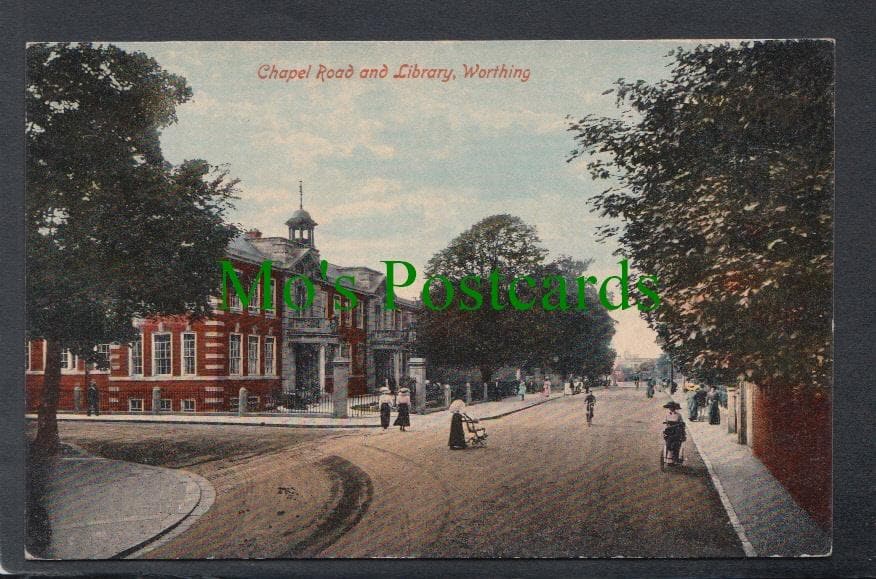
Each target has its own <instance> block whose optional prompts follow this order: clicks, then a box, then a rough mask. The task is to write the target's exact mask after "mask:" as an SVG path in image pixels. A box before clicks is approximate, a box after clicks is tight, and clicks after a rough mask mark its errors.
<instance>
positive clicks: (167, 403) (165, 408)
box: [158, 398, 173, 412]
mask: <svg viewBox="0 0 876 579" xmlns="http://www.w3.org/2000/svg"><path fill="white" fill-rule="evenodd" d="M159 404H160V406H159V407H158V409H159V410H160V411H161V412H170V411H171V410H173V401H172V400H171V399H170V398H162V399H161V401H160V402H159Z"/></svg>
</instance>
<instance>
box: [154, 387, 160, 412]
mask: <svg viewBox="0 0 876 579" xmlns="http://www.w3.org/2000/svg"><path fill="white" fill-rule="evenodd" d="M160 410H161V388H159V387H158V386H154V387H153V388H152V414H158V412H159V411H160Z"/></svg>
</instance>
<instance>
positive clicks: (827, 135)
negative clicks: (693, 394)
mask: <svg viewBox="0 0 876 579" xmlns="http://www.w3.org/2000/svg"><path fill="white" fill-rule="evenodd" d="M672 56H673V58H674V66H673V67H672V69H671V72H670V74H669V78H667V79H665V80H662V81H659V82H657V83H653V84H649V83H646V82H644V81H637V82H627V81H624V80H623V79H621V80H619V81H618V82H617V83H616V87H615V89H614V90H616V91H617V104H618V106H619V107H622V108H623V109H624V110H625V112H624V114H623V115H621V117H620V118H596V117H592V116H585V117H584V118H582V119H580V120H578V121H573V122H572V123H571V124H570V130H571V131H572V132H573V133H574V138H575V140H576V144H577V147H576V148H575V150H574V151H573V152H572V153H571V155H570V159H569V160H570V161H571V160H573V159H576V158H579V157H587V158H588V161H587V162H588V166H589V169H590V171H591V174H592V176H593V177H594V178H595V179H607V180H610V181H611V186H610V187H609V188H608V189H606V190H605V191H604V192H602V193H601V194H599V195H597V196H596V197H595V200H594V204H595V208H596V209H597V210H599V211H601V213H602V214H603V215H607V216H610V217H614V218H621V219H623V220H624V222H625V223H624V225H623V226H622V227H620V228H615V229H607V230H605V231H604V232H603V233H604V234H605V235H607V236H614V237H616V239H617V240H618V241H619V242H620V246H621V251H622V253H623V255H625V256H627V257H630V258H633V259H634V260H635V262H636V264H637V266H638V267H639V268H640V270H641V271H645V272H648V273H649V274H656V275H658V276H659V278H660V284H659V285H660V294H661V298H662V304H661V305H660V307H659V308H657V309H656V310H654V311H653V312H651V313H650V314H648V315H647V319H648V320H649V323H650V324H651V325H652V327H654V328H655V329H656V330H657V332H658V334H659V336H660V338H661V340H662V341H663V342H664V343H665V344H667V347H669V348H670V349H671V350H672V352H673V358H674V359H678V360H680V361H682V362H683V365H685V366H686V368H685V369H686V370H688V371H696V370H697V369H698V368H713V369H720V370H724V371H727V372H731V373H733V374H735V375H740V376H742V375H745V376H747V377H748V378H749V379H752V380H754V381H757V382H759V383H761V384H819V385H826V384H828V383H829V377H830V373H831V332H832V330H831V298H832V279H831V278H832V273H833V259H832V242H831V235H832V224H833V218H832V200H833V190H834V186H833V137H832V133H833V46H832V44H831V43H830V42H825V41H811V40H805V41H766V42H752V43H742V44H740V45H736V46H730V45H726V44H725V45H720V46H711V45H707V46H700V47H698V48H696V49H693V50H685V49H678V50H675V51H673V53H672Z"/></svg>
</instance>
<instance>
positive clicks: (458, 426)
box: [447, 399, 468, 450]
mask: <svg viewBox="0 0 876 579" xmlns="http://www.w3.org/2000/svg"><path fill="white" fill-rule="evenodd" d="M464 408H465V402H463V401H462V400H459V399H457V400H454V401H453V402H451V403H450V412H451V415H450V439H449V440H448V441H447V446H449V447H450V450H461V449H463V448H467V447H468V445H467V444H466V442H465V431H464V430H463V429H462V411H463V409H464Z"/></svg>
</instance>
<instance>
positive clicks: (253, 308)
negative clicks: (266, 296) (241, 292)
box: [249, 284, 262, 315]
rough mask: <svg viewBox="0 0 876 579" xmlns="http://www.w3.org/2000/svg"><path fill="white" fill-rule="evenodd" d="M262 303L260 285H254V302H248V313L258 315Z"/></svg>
mask: <svg viewBox="0 0 876 579" xmlns="http://www.w3.org/2000/svg"><path fill="white" fill-rule="evenodd" d="M261 302H262V284H258V285H256V299H255V302H249V313H250V314H253V315H254V314H258V313H259V309H260V308H261Z"/></svg>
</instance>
